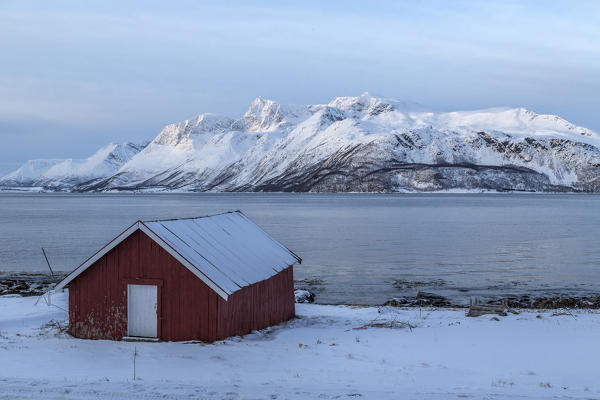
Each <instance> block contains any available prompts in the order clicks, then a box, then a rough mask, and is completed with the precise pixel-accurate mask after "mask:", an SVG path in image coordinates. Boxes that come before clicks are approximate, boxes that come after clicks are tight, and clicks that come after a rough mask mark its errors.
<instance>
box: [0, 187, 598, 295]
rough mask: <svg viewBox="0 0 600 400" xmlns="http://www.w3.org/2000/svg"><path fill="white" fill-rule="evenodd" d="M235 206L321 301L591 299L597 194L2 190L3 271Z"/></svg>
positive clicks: (63, 261)
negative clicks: (144, 227) (291, 256)
mask: <svg viewBox="0 0 600 400" xmlns="http://www.w3.org/2000/svg"><path fill="white" fill-rule="evenodd" d="M237 209H239V210H242V211H244V212H245V213H246V214H247V215H248V216H249V217H250V218H252V219H253V220H254V221H255V222H257V223H258V224H259V225H261V226H262V227H263V228H264V229H265V230H266V231H267V232H269V233H270V234H272V235H273V236H274V237H275V238H277V239H278V240H279V241H281V242H282V243H284V244H285V245H286V246H288V247H289V248H291V249H293V250H294V251H295V252H296V253H298V254H299V255H300V256H301V257H303V259H304V261H303V263H302V265H299V266H297V267H296V269H295V276H296V280H312V282H311V283H312V285H313V288H314V289H316V290H317V291H318V292H317V293H318V296H317V300H318V302H320V303H350V304H381V303H383V302H384V301H385V300H387V299H389V298H391V297H394V296H401V295H414V294H416V292H417V291H418V290H422V291H428V292H433V293H437V294H441V295H444V296H448V297H451V298H453V299H454V300H455V301H463V302H464V301H468V299H469V297H471V296H483V297H488V296H501V295H508V294H533V295H546V294H555V293H558V294H569V295H584V294H589V293H599V292H600V246H598V239H599V238H600V196H595V195H574V194H573V195H571V194H568V195H546V194H531V195H529V194H409V195H406V194H390V195H388V194H278V193H273V194H258V193H242V194H230V193H226V194H142V195H139V194H138V195H132V194H102V195H96V194H91V195H87V194H86V195H77V194H9V193H4V194H0V272H9V271H24V272H38V271H47V267H46V265H45V261H44V258H43V256H42V253H41V247H44V248H46V250H47V253H48V256H49V258H50V261H51V263H52V264H53V267H54V268H55V269H56V270H61V271H69V270H71V269H73V268H74V267H76V266H77V265H78V264H79V263H81V262H82V261H83V260H84V259H85V258H87V257H88V256H89V255H90V254H92V253H93V252H95V251H96V250H97V249H98V248H100V247H102V246H103V245H104V244H105V243H106V242H107V241H109V240H110V239H112V238H113V237H114V236H116V235H117V234H118V233H120V232H121V231H122V230H124V229H125V228H126V227H127V226H128V225H130V224H131V223H133V222H134V221H135V220H137V219H157V218H178V217H191V216H201V215H207V214H213V213H219V212H223V211H228V210H237ZM397 280H400V281H404V282H405V283H401V284H400V285H399V286H400V287H401V288H397V287H395V286H398V284H396V285H395V284H394V282H395V281H397ZM414 282H422V283H424V284H421V285H420V286H419V285H417V286H416V287H414ZM300 285H302V283H300Z"/></svg>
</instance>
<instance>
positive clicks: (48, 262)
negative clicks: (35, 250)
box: [42, 247, 54, 276]
mask: <svg viewBox="0 0 600 400" xmlns="http://www.w3.org/2000/svg"><path fill="white" fill-rule="evenodd" d="M42 253H44V258H45V259H46V264H48V268H50V275H52V276H54V271H52V267H51V266H50V261H48V256H47V255H46V250H44V248H43V247H42Z"/></svg>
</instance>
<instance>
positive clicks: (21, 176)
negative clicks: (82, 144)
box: [0, 143, 145, 190]
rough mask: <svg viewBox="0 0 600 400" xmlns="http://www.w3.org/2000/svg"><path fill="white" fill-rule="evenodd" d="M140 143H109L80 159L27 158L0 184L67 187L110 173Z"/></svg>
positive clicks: (137, 151)
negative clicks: (27, 159)
mask: <svg viewBox="0 0 600 400" xmlns="http://www.w3.org/2000/svg"><path fill="white" fill-rule="evenodd" d="M144 147H145V145H139V144H134V143H122V144H112V143H111V144H108V145H107V146H104V147H103V148H101V149H100V150H98V151H97V152H96V153H95V154H93V155H92V156H90V157H88V158H86V159H83V160H74V159H66V160H61V159H48V160H45V159H42V160H39V159H38V160H29V161H27V162H26V163H25V164H23V165H22V166H21V167H20V168H19V169H17V170H16V171H14V172H11V173H10V174H8V175H6V176H4V177H2V178H0V188H44V189H46V190H70V189H71V188H73V187H74V186H75V185H78V184H82V183H85V182H90V181H93V180H96V179H102V178H108V177H110V176H112V175H114V174H115V173H116V172H117V171H118V170H119V169H120V168H121V167H122V166H123V165H124V164H125V163H127V161H129V160H131V158H132V157H133V156H134V155H136V154H137V153H139V152H140V151H141V150H142V149H143V148H144Z"/></svg>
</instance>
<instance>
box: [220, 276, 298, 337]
mask: <svg viewBox="0 0 600 400" xmlns="http://www.w3.org/2000/svg"><path fill="white" fill-rule="evenodd" d="M294 316H295V304H294V272H293V267H289V268H286V269H285V270H283V271H281V272H280V273H278V274H277V275H275V276H273V277H271V278H269V279H267V280H264V281H261V282H257V283H255V284H253V285H250V286H247V287H245V288H243V289H241V290H239V291H237V292H235V293H234V294H232V295H231V296H229V298H228V300H227V301H224V300H223V299H222V298H219V323H218V333H217V338H218V339H224V338H226V337H229V336H235V335H244V334H246V333H249V332H251V331H253V330H257V329H263V328H266V327H267V326H271V325H275V324H278V323H280V322H283V321H287V320H289V319H291V318H293V317H294Z"/></svg>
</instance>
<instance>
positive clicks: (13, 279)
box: [0, 274, 64, 296]
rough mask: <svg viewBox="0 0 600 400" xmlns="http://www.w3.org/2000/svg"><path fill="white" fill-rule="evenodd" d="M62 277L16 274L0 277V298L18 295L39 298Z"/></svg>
mask: <svg viewBox="0 0 600 400" xmlns="http://www.w3.org/2000/svg"><path fill="white" fill-rule="evenodd" d="M63 277H64V275H54V276H50V275H42V274H18V275H11V276H6V277H0V296H3V295H7V294H18V295H21V296H40V295H42V294H44V293H45V292H47V291H48V290H50V289H51V288H52V287H53V286H54V284H56V283H57V282H59V281H60V280H61V279H62V278H63Z"/></svg>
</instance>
